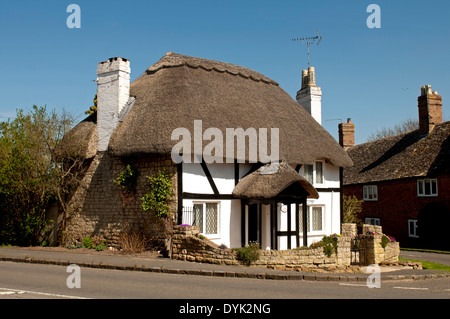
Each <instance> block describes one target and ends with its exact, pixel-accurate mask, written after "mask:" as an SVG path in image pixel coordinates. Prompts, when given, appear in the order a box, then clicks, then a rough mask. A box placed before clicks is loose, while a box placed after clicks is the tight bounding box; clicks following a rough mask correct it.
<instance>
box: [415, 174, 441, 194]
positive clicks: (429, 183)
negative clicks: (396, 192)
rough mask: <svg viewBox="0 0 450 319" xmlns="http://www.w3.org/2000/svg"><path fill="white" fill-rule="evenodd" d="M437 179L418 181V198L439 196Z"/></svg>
mask: <svg viewBox="0 0 450 319" xmlns="http://www.w3.org/2000/svg"><path fill="white" fill-rule="evenodd" d="M437 194H438V189H437V179H435V178H433V179H431V178H426V179H419V180H418V181H417V196H437Z"/></svg>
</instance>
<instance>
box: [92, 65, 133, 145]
mask: <svg viewBox="0 0 450 319" xmlns="http://www.w3.org/2000/svg"><path fill="white" fill-rule="evenodd" d="M130 72H131V69H130V61H129V60H127V59H124V58H120V57H117V58H111V59H109V60H107V61H104V62H100V63H99V64H98V68H97V132H98V143H97V151H98V152H104V151H107V150H108V145H109V139H110V137H111V134H112V133H113V132H114V130H115V129H116V126H117V124H118V123H119V113H120V111H121V110H122V108H123V107H124V106H125V105H126V104H127V102H128V99H129V98H130Z"/></svg>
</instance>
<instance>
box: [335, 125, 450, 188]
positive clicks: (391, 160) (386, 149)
mask: <svg viewBox="0 0 450 319" xmlns="http://www.w3.org/2000/svg"><path fill="white" fill-rule="evenodd" d="M347 153H348V155H349V156H350V157H351V158H352V160H353V162H354V166H353V167H347V168H345V169H344V175H343V177H344V184H345V185H350V184H361V183H370V182H379V181H387V180H394V179H400V178H409V177H420V176H423V177H425V176H428V177H431V176H437V175H439V174H449V173H450V121H449V122H444V123H442V124H438V125H436V126H435V128H434V129H433V131H431V132H430V133H429V134H428V135H421V134H420V132H419V130H415V131H411V132H408V133H403V134H399V135H395V136H390V137H386V138H382V139H379V140H375V141H372V142H367V143H364V144H359V145H355V146H353V147H350V148H349V149H348V150H347Z"/></svg>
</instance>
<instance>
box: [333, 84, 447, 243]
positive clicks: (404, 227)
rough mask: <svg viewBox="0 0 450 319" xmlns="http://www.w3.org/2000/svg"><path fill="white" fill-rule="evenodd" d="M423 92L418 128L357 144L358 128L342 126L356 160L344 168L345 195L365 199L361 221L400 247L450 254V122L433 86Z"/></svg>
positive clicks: (345, 144)
mask: <svg viewBox="0 0 450 319" xmlns="http://www.w3.org/2000/svg"><path fill="white" fill-rule="evenodd" d="M421 91H422V92H421V96H419V97H418V109H419V127H420V128H419V129H418V130H415V131H411V132H408V133H404V134H399V135H396V136H390V137H386V138H382V139H379V140H376V141H372V142H368V143H364V144H359V145H354V131H355V129H354V124H353V123H351V122H350V120H348V121H347V123H341V124H339V139H340V144H341V146H343V147H344V148H345V149H346V150H347V153H348V155H349V156H350V157H351V159H352V160H353V162H354V166H353V167H349V168H345V169H344V170H343V193H344V195H347V196H348V195H355V196H356V197H357V198H358V199H361V200H364V204H363V211H362V213H361V216H359V217H360V218H361V219H362V220H363V222H364V223H366V224H375V225H381V226H382V227H383V232H384V233H386V234H388V235H391V236H394V237H395V238H396V239H397V240H398V241H400V243H401V245H402V246H404V247H407V246H415V247H419V246H420V247H429V248H439V249H446V250H450V240H449V236H448V233H449V230H448V227H449V225H450V122H443V121H442V97H441V96H440V95H438V94H437V92H432V91H431V87H430V86H424V87H422V89H421Z"/></svg>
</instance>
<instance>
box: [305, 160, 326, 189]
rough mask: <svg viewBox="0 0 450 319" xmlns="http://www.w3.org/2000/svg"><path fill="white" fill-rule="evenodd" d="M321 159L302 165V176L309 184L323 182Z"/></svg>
mask: <svg viewBox="0 0 450 319" xmlns="http://www.w3.org/2000/svg"><path fill="white" fill-rule="evenodd" d="M323 166H324V165H323V162H322V161H316V162H314V164H313V165H303V176H304V177H305V178H306V179H307V180H308V182H310V183H311V184H313V185H314V184H324V183H325V182H324V181H325V177H324V167H323Z"/></svg>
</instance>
